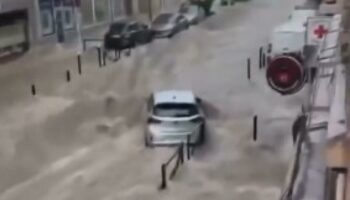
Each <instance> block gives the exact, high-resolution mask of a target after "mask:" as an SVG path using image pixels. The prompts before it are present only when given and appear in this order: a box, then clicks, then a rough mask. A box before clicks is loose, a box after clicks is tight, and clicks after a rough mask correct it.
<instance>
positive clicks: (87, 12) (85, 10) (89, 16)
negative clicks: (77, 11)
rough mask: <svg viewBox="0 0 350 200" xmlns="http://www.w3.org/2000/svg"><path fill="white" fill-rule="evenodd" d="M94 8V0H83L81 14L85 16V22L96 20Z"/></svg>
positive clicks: (86, 23) (85, 23)
mask: <svg viewBox="0 0 350 200" xmlns="http://www.w3.org/2000/svg"><path fill="white" fill-rule="evenodd" d="M92 12H93V9H92V0H83V1H81V14H82V17H83V24H84V25H89V24H92V23H93V22H94V17H93V13H92Z"/></svg>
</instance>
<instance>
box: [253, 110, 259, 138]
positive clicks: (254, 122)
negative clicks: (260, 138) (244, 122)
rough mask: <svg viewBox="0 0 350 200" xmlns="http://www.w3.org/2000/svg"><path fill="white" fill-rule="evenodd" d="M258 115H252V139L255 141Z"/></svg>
mask: <svg viewBox="0 0 350 200" xmlns="http://www.w3.org/2000/svg"><path fill="white" fill-rule="evenodd" d="M257 126H258V116H257V115H254V119H253V140H254V141H256V139H257V132H258V129H257V128H258V127H257Z"/></svg>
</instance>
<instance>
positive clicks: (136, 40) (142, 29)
mask: <svg viewBox="0 0 350 200" xmlns="http://www.w3.org/2000/svg"><path fill="white" fill-rule="evenodd" d="M152 40H153V32H152V31H151V30H150V28H149V27H148V26H147V25H146V24H143V23H141V22H136V21H131V20H123V21H118V22H115V23H113V24H111V25H110V27H109V30H108V32H107V33H106V34H105V37H104V46H105V48H106V49H107V50H111V49H113V50H123V49H128V48H132V47H135V46H136V45H140V44H146V43H149V42H151V41H152Z"/></svg>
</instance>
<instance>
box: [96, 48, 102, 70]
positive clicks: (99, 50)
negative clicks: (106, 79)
mask: <svg viewBox="0 0 350 200" xmlns="http://www.w3.org/2000/svg"><path fill="white" fill-rule="evenodd" d="M97 58H98V66H99V67H102V55H101V48H97Z"/></svg>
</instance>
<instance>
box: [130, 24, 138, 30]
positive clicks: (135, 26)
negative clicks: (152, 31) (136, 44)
mask: <svg viewBox="0 0 350 200" xmlns="http://www.w3.org/2000/svg"><path fill="white" fill-rule="evenodd" d="M128 30H129V31H137V30H139V26H138V25H137V24H136V23H135V24H131V25H130V26H129V27H128Z"/></svg>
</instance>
